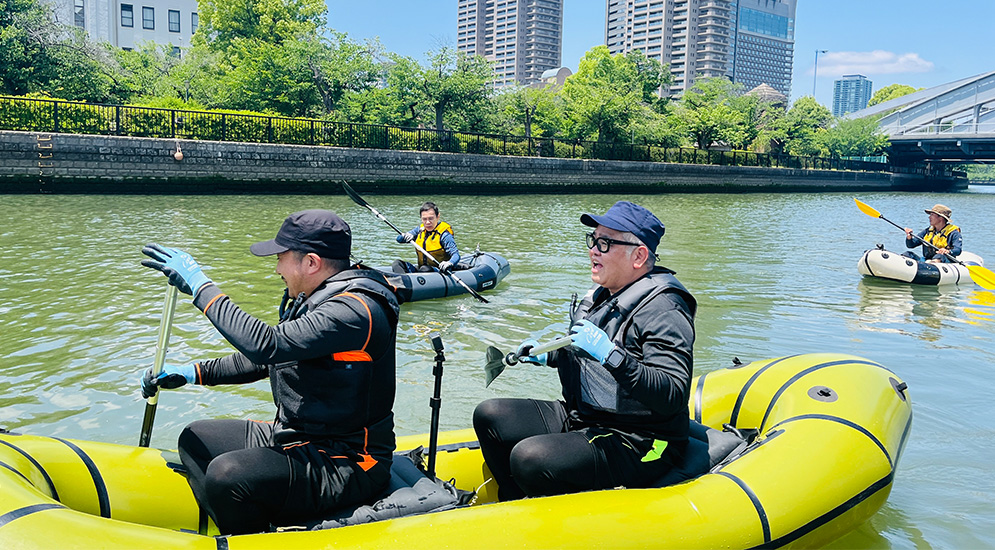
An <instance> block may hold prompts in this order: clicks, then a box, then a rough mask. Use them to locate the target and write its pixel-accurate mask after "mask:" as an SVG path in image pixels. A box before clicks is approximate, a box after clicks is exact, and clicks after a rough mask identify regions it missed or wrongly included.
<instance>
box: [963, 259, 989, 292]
mask: <svg viewBox="0 0 995 550" xmlns="http://www.w3.org/2000/svg"><path fill="white" fill-rule="evenodd" d="M967 270H968V271H970V272H971V279H972V280H974V282H975V283H977V284H978V286H980V287H982V288H986V289H988V290H995V273H993V272H992V270H990V269H988V268H985V267H981V266H980V265H968V266H967Z"/></svg>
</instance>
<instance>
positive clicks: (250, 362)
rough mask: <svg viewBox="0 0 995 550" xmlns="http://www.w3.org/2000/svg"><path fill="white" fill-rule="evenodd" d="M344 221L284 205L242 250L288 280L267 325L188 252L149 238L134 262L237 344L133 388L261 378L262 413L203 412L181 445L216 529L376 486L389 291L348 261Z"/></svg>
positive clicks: (250, 524)
mask: <svg viewBox="0 0 995 550" xmlns="http://www.w3.org/2000/svg"><path fill="white" fill-rule="evenodd" d="M351 244H352V232H351V230H350V229H349V225H348V224H346V222H344V221H343V220H342V219H341V218H339V217H338V216H336V215H335V214H333V213H332V212H329V211H327V210H305V211H303V212H296V213H294V214H291V215H290V216H289V217H287V219H286V220H285V221H284V222H283V226H282V227H281V228H280V231H279V232H278V233H277V235H276V238H274V239H272V240H269V241H263V242H259V243H256V244H254V245H252V247H251V248H250V250H251V252H252V253H253V254H255V255H256V256H272V255H274V254H275V255H276V256H277V263H276V272H277V273H278V274H279V275H280V276H281V278H283V280H284V282H285V283H286V285H287V289H286V291H285V292H284V296H283V302H282V303H281V305H280V322H279V324H278V325H277V326H275V327H274V326H270V325H267V324H266V323H264V322H262V321H260V320H258V319H256V318H254V317H252V316H250V315H249V314H247V313H245V312H243V311H242V310H241V309H239V307H238V306H236V305H235V304H234V303H232V301H231V300H230V299H229V298H228V297H227V296H225V295H224V294H223V293H222V292H221V290H219V289H218V287H217V286H215V285H214V283H212V282H211V280H210V279H208V278H207V277H206V276H205V275H204V273H203V272H202V271H201V269H200V266H199V265H198V264H197V262H195V261H194V259H193V258H191V257H190V255H189V254H187V253H185V252H182V251H180V250H177V249H175V248H168V247H164V246H159V245H156V244H151V245H148V246H147V247H145V248H144V249H143V250H142V252H143V253H144V254H146V255H147V256H149V257H150V258H151V260H144V261H142V265H144V266H146V267H150V268H152V269H156V270H159V271H161V272H163V273H164V274H165V275H166V276H167V277H169V284H171V285H174V286H176V287H177V288H178V289H179V290H180V291H181V292H184V293H186V294H189V295H191V296H193V303H194V305H195V306H196V307H197V308H198V309H200V310H201V311H203V312H204V315H205V316H206V317H207V318H208V320H210V321H211V323H213V324H214V326H215V327H216V328H217V329H218V331H219V332H220V333H221V334H222V335H223V336H224V337H225V339H226V340H228V342H229V343H230V344H231V345H232V346H233V347H234V348H235V349H237V350H239V351H238V352H237V353H234V354H232V355H228V356H226V357H221V358H218V359H208V360H205V361H199V362H197V363H194V364H189V365H181V366H176V365H166V366H165V368H164V370H163V372H162V374H161V375H159V376H156V377H153V373H152V369H149V370H148V371H147V372H146V373H145V375H144V376H143V377H142V395H143V396H145V397H150V396H152V395H155V393H156V392H157V391H158V389H159V388H160V387H163V388H169V389H172V388H178V387H180V386H182V385H184V384H187V383H191V384H205V385H215V384H243V383H248V382H254V381H256V380H260V379H263V378H267V377H268V378H269V380H270V385H271V387H272V391H273V401H274V402H275V403H276V417H275V418H274V420H273V422H272V423H268V422H265V423H264V422H255V421H250V420H236V419H219V420H199V421H196V422H193V423H191V424H190V425H189V426H187V427H186V428H185V429H184V430H183V432H182V433H181V434H180V438H179V444H178V445H179V447H178V450H179V453H180V458H181V460H182V461H183V464H184V465H185V466H186V467H187V470H188V479H187V481H188V482H189V483H190V488H191V489H192V490H193V494H194V496H195V497H196V498H197V502H198V503H199V504H200V505H201V507H202V508H204V509H205V510H206V511H207V513H208V514H209V515H210V516H211V518H213V519H214V522H215V523H216V524H217V526H218V529H220V531H221V533H222V534H225V535H230V534H243V533H256V532H261V531H266V530H268V529H269V527H270V525H271V524H272V525H288V524H294V523H299V522H302V521H305V520H308V519H312V518H320V517H323V516H325V515H327V514H329V513H330V512H333V511H336V510H340V509H343V508H347V507H350V506H355V505H358V504H364V503H368V502H370V501H372V500H374V499H375V498H376V497H377V496H378V495H379V494H380V493H381V492H382V491H383V490H384V489H385V488H386V487H387V484H388V482H389V479H390V465H391V459H392V456H393V454H392V453H393V451H394V415H393V412H392V408H393V406H394V378H395V372H394V371H395V358H394V353H395V338H396V334H397V316H398V311H399V305H398V300H397V298H396V296H395V295H394V292H393V290H392V287H391V286H390V284H388V283H387V281H386V279H384V278H383V276H382V275H381V274H380V273H379V272H377V271H369V270H365V269H358V268H354V267H350V263H349V259H348V258H349V252H350V247H351Z"/></svg>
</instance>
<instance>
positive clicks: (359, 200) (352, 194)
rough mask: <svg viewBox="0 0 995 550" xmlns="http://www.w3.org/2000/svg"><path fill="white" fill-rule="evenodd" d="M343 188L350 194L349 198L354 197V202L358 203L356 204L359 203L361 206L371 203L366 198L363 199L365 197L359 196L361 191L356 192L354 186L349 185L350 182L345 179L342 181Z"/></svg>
mask: <svg viewBox="0 0 995 550" xmlns="http://www.w3.org/2000/svg"><path fill="white" fill-rule="evenodd" d="M342 188H343V189H345V194H346V195H349V198H350V199H352V202H354V203H356V204H358V205H360V206H369V204H368V203H367V202H366V201H365V200H363V197H360V196H359V193H356V192H355V191H354V190H353V189H352V187H349V184H348V183H346V182H344V181H343V182H342Z"/></svg>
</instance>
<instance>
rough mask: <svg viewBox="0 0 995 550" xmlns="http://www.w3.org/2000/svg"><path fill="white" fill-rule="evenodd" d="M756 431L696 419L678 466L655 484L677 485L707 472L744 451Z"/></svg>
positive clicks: (663, 485)
mask: <svg viewBox="0 0 995 550" xmlns="http://www.w3.org/2000/svg"><path fill="white" fill-rule="evenodd" d="M754 435H755V434H754V433H750V434H749V435H744V434H743V433H742V432H741V433H740V434H739V435H737V434H736V433H734V432H733V431H720V430H716V429H715V428H710V427H708V426H705V425H703V424H701V423H699V422H695V421H694V420H692V421H691V428H690V431H689V434H688V447H687V450H686V451H685V452H684V458H683V459H682V460H679V461H677V462H676V463H675V464H674V468H673V469H671V470H670V471H669V472H667V473H666V474H665V475H664V476H663V477H661V478H660V479H658V480H656V482H655V483H653V484H652V485H651V487H666V486H668V485H676V484H678V483H682V482H684V481H688V480H690V479H694V478H696V477H698V476H700V475H703V474H705V473H706V472H708V471H710V470H711V469H712V468H714V467H716V466H718V465H719V464H720V463H722V462H723V461H725V460H727V459H729V458H731V457H734V456H736V455H738V454H740V453H742V452H743V450H745V449H746V446H747V445H749V440H750V439H752V436H754Z"/></svg>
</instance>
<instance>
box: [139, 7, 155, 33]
mask: <svg viewBox="0 0 995 550" xmlns="http://www.w3.org/2000/svg"><path fill="white" fill-rule="evenodd" d="M142 28H143V29H149V30H155V8H150V7H148V6H142Z"/></svg>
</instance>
